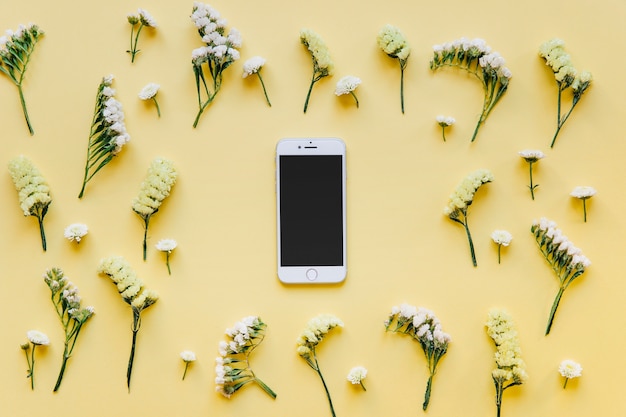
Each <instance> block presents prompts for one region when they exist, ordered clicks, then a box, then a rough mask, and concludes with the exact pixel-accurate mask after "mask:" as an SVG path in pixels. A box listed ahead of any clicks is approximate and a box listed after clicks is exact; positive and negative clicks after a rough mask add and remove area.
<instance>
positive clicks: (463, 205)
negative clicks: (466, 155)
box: [443, 169, 494, 266]
mask: <svg viewBox="0 0 626 417" xmlns="http://www.w3.org/2000/svg"><path fill="white" fill-rule="evenodd" d="M493 179H494V177H493V174H492V173H491V171H489V170H487V169H479V170H477V171H474V172H472V173H470V174H468V175H467V176H466V177H465V178H464V179H463V181H461V183H460V184H459V185H458V186H457V187H456V189H455V190H454V192H453V193H452V194H451V195H450V200H449V201H448V205H447V206H446V207H445V208H444V209H443V214H445V215H446V216H448V217H449V218H450V219H451V220H452V221H454V222H456V223H459V224H460V225H461V226H463V228H464V229H465V234H466V235H467V240H468V243H469V248H470V255H471V256H472V263H473V264H474V266H477V265H478V264H477V263H476V253H475V251H474V242H473V241H472V235H471V234H470V230H469V224H468V221H467V217H468V209H469V206H470V205H471V204H472V203H473V202H474V194H476V191H478V189H479V188H480V187H481V186H482V185H483V184H486V183H489V182H491V181H493Z"/></svg>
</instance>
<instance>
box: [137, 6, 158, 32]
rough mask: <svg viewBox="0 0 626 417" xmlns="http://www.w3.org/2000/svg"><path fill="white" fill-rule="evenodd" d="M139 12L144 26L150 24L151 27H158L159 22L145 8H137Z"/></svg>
mask: <svg viewBox="0 0 626 417" xmlns="http://www.w3.org/2000/svg"><path fill="white" fill-rule="evenodd" d="M137 13H138V14H139V20H140V21H141V23H142V24H143V25H144V26H148V27H151V28H155V27H157V22H156V20H154V18H153V17H152V16H151V15H150V13H148V12H147V11H146V10H144V9H137Z"/></svg>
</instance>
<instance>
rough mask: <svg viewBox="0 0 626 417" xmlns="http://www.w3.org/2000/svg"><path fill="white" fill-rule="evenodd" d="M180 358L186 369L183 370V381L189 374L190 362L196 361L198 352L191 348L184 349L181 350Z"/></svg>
mask: <svg viewBox="0 0 626 417" xmlns="http://www.w3.org/2000/svg"><path fill="white" fill-rule="evenodd" d="M180 358H181V359H182V360H183V362H184V363H185V371H184V372H183V381H184V380H185V377H186V376H187V369H189V364H190V363H192V362H195V361H196V353H195V352H193V351H191V350H183V351H182V352H180Z"/></svg>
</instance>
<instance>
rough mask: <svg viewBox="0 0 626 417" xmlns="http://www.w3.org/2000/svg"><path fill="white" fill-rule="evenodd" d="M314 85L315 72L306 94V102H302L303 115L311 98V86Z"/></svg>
mask: <svg viewBox="0 0 626 417" xmlns="http://www.w3.org/2000/svg"><path fill="white" fill-rule="evenodd" d="M314 84H315V72H313V78H311V85H309V91H308V93H306V100H305V101H304V113H306V109H307V108H308V107H309V99H310V98H311V91H313V85H314Z"/></svg>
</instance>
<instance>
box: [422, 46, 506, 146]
mask: <svg viewBox="0 0 626 417" xmlns="http://www.w3.org/2000/svg"><path fill="white" fill-rule="evenodd" d="M433 52H434V56H433V59H432V60H431V61H430V69H431V70H433V71H436V70H438V69H440V68H443V67H452V68H459V69H461V70H464V71H466V72H468V73H470V74H472V75H474V76H475V77H476V78H477V79H478V80H479V81H480V82H481V84H482V86H483V90H484V100H483V108H482V112H481V113H480V117H479V118H478V123H476V128H475V129H474V134H473V135H472V140H471V141H472V142H473V141H474V140H475V139H476V135H477V134H478V129H479V128H480V126H481V125H482V124H484V123H485V122H486V121H487V117H488V116H489V114H490V113H491V111H492V110H493V108H494V107H495V105H496V104H498V102H499V101H500V99H501V98H502V96H503V95H504V93H506V91H507V89H508V87H509V82H510V80H511V76H512V75H511V71H510V70H509V69H508V68H507V67H505V66H504V64H505V61H504V58H502V56H501V55H500V54H499V53H498V52H492V51H491V47H490V46H489V45H487V43H486V42H485V40H484V39H479V38H477V39H472V40H469V39H467V38H460V39H457V40H454V41H452V42H446V43H444V44H441V45H435V46H433Z"/></svg>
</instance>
